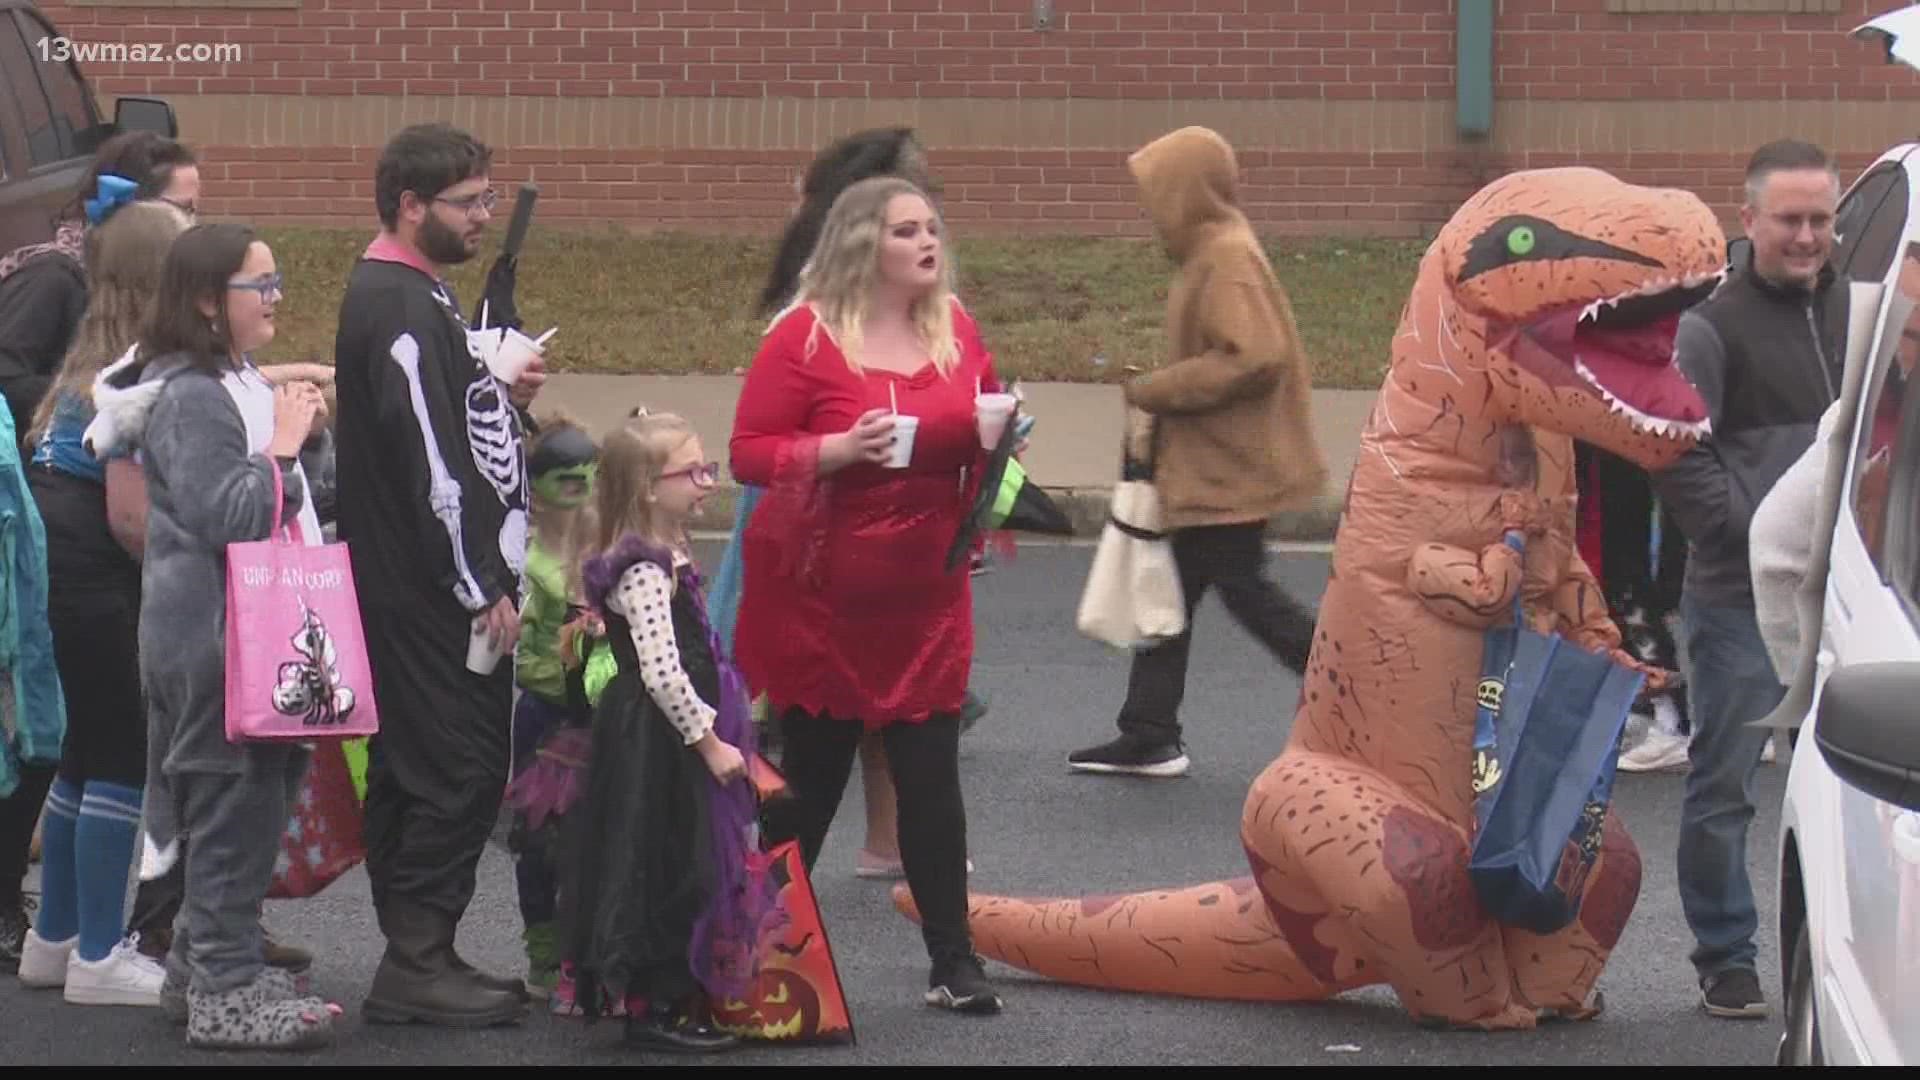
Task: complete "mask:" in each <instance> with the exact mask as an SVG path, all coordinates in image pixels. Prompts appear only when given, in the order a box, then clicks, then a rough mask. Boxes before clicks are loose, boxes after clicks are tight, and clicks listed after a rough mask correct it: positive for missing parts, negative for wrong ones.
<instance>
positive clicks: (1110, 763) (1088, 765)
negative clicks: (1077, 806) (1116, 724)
mask: <svg viewBox="0 0 1920 1080" xmlns="http://www.w3.org/2000/svg"><path fill="white" fill-rule="evenodd" d="M1067 765H1068V766H1069V767H1070V768H1072V769H1073V770H1074V771H1076V772H1089V773H1110V774H1125V775H1128V776H1185V775H1187V755H1186V752H1185V751H1184V750H1182V749H1181V747H1180V744H1179V743H1177V742H1170V743H1150V742H1145V741H1142V740H1140V739H1137V738H1135V737H1134V736H1132V735H1122V736H1120V737H1119V738H1117V739H1115V740H1113V741H1112V742H1110V743H1103V744H1101V745H1099V746H1090V747H1088V748H1086V749H1085V750H1075V751H1074V752H1073V753H1071V754H1068V755H1067Z"/></svg>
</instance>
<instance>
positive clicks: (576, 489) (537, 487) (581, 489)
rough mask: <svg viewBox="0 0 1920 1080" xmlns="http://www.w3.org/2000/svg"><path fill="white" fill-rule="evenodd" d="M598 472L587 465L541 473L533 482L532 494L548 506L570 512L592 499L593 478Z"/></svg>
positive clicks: (592, 465)
mask: <svg viewBox="0 0 1920 1080" xmlns="http://www.w3.org/2000/svg"><path fill="white" fill-rule="evenodd" d="M599 470H600V467H599V466H598V465H594V464H591V463H589V464H586V465H575V466H573V467H572V468H566V469H555V470H553V471H552V472H547V473H542V474H540V475H539V476H537V477H535V478H534V480H533V493H534V494H535V495H538V496H540V498H541V500H542V501H544V502H546V503H547V504H548V505H550V506H558V507H561V508H562V509H566V510H571V509H573V508H574V507H576V506H581V505H584V504H585V503H586V501H587V500H588V499H591V498H593V478H594V474H595V473H597V472H599Z"/></svg>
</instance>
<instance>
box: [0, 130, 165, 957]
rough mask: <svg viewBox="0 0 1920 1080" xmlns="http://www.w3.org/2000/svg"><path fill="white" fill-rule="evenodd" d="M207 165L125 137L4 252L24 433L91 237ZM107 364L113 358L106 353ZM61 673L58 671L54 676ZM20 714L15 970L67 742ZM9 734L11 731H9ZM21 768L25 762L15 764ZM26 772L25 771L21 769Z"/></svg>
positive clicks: (5, 948) (3, 816)
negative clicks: (45, 810)
mask: <svg viewBox="0 0 1920 1080" xmlns="http://www.w3.org/2000/svg"><path fill="white" fill-rule="evenodd" d="M199 192H200V170H199V168H198V166H197V165H195V163H194V157H193V154H192V152H191V151H189V150H188V149H187V148H186V147H184V146H182V145H180V144H179V143H177V142H174V141H173V140H172V139H168V138H164V137H162V136H159V135H155V134H152V133H150V132H140V133H135V134H128V135H121V136H118V137H116V138H114V139H111V140H109V141H108V142H107V143H106V144H104V145H103V146H102V147H101V148H100V152H99V153H98V155H96V157H95V159H94V163H93V165H92V166H91V167H89V168H88V170H87V174H86V176H85V177H84V178H83V179H82V181H81V183H80V187H79V188H78V189H77V190H76V191H75V193H74V196H73V199H72V200H71V202H69V203H68V205H67V206H66V207H65V208H64V209H63V211H62V212H61V214H60V216H59V218H58V220H57V221H56V222H55V223H54V225H55V231H54V236H53V239H51V240H49V241H47V242H45V243H41V244H31V245H28V246H26V247H22V248H18V249H16V250H14V251H12V252H10V253H8V254H7V255H6V256H5V257H4V258H0V394H4V395H5V397H6V399H7V402H6V404H7V408H8V409H10V410H11V413H12V419H13V423H12V425H11V428H12V431H13V432H14V437H15V438H23V437H25V436H26V434H27V432H28V430H29V428H31V427H33V426H34V418H35V415H36V414H37V413H39V412H40V406H41V402H42V400H43V399H44V398H45V397H46V396H47V390H48V387H50V386H51V385H52V384H53V380H54V373H55V371H56V370H57V369H58V368H59V367H60V365H61V362H62V360H63V359H64V358H65V356H66V355H67V350H68V347H69V346H70V345H71V344H72V343H73V339H74V333H75V331H76V330H77V329H78V327H79V325H80V318H81V315H82V314H83V313H84V312H85V311H86V309H87V272H86V271H87V267H86V262H87V255H88V252H87V246H88V241H87V236H88V233H89V231H90V230H92V229H94V228H97V227H98V226H99V225H100V224H101V223H102V222H105V221H106V220H107V219H108V218H110V217H111V216H112V215H113V214H114V212H115V211H116V210H118V209H120V208H121V207H123V206H125V205H127V204H129V203H133V202H138V201H140V200H143V199H157V198H167V199H178V200H181V201H184V202H189V203H191V202H192V201H193V200H195V199H197V198H198V197H199ZM97 359H98V360H99V361H102V362H104V361H107V360H112V359H114V357H100V358H97ZM21 631H22V633H25V634H33V635H36V636H45V635H46V634H47V632H48V631H47V624H46V621H45V619H44V618H39V617H37V616H36V617H32V618H26V619H24V620H23V621H22V623H21ZM46 675H47V677H48V678H53V677H54V675H53V673H52V671H48V672H47V673H46ZM22 705H23V707H22V711H21V713H20V716H19V721H20V723H22V724H30V725H38V726H39V727H41V728H43V729H44V730H43V731H42V732H41V734H43V735H44V736H45V737H44V738H39V739H35V740H33V745H34V746H37V747H40V748H43V749H44V751H47V753H42V752H41V751H39V750H35V749H32V748H31V747H28V748H27V749H26V752H24V753H15V752H14V751H12V750H9V748H8V747H6V746H0V792H6V793H8V794H6V796H5V797H4V798H0V968H8V969H11V968H14V967H15V966H17V965H18V964H19V962H20V950H21V947H22V945H23V943H24V942H25V940H26V934H27V928H28V925H29V922H28V919H27V913H26V908H25V906H24V904H23V897H22V896H21V891H20V883H21V880H22V879H23V878H24V877H25V876H26V872H27V851H28V848H29V846H30V845H31V843H32V840H33V830H34V823H35V822H36V821H37V820H38V819H39V817H40V813H41V808H42V806H43V805H44V803H45V800H46V797H47V790H48V788H49V787H50V786H51V785H52V784H53V778H54V771H55V767H56V765H57V762H58V757H57V754H58V749H57V748H58V747H59V746H60V742H61V731H60V730H59V726H60V725H61V724H62V719H61V717H60V716H59V715H55V714H56V713H57V710H49V709H44V708H40V707H38V702H37V701H27V702H23V703H22ZM0 740H4V736H0ZM16 765H17V766H18V768H17V769H16V768H15V766H16ZM16 774H17V775H16Z"/></svg>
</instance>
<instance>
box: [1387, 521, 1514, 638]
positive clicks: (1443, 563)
mask: <svg viewBox="0 0 1920 1080" xmlns="http://www.w3.org/2000/svg"><path fill="white" fill-rule="evenodd" d="M1523 566H1524V560H1523V558H1522V556H1521V554H1520V552H1519V550H1517V549H1516V548H1515V547H1514V546H1513V544H1511V543H1509V542H1507V541H1506V540H1505V539H1502V540H1501V541H1499V542H1498V543H1493V544H1488V545H1487V546H1486V547H1484V548H1481V549H1480V550H1479V551H1478V552H1474V551H1470V550H1468V549H1466V548H1463V547H1455V546H1453V545H1452V544H1422V545H1420V546H1419V547H1418V548H1416V549H1414V552H1413V558H1412V559H1411V560H1410V561H1409V562H1408V563H1407V588H1409V589H1411V590H1412V591H1413V595H1415V596H1417V597H1419V598H1420V602H1421V603H1422V604H1425V605H1426V607H1427V610H1429V611H1431V612H1433V613H1434V614H1435V615H1438V616H1440V617H1441V618H1443V619H1445V620H1447V621H1448V622H1451V623H1455V624H1457V625H1460V626H1465V627H1468V628H1470V629H1474V630H1484V629H1486V628H1487V627H1489V626H1493V625H1496V624H1498V623H1500V622H1502V621H1503V620H1505V619H1506V618H1507V616H1508V614H1509V613H1510V612H1511V611H1512V610H1513V601H1514V596H1515V594H1516V593H1518V592H1519V590H1520V583H1521V579H1522V576H1523V574H1522V570H1523Z"/></svg>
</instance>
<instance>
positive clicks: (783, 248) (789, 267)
mask: <svg viewBox="0 0 1920 1080" xmlns="http://www.w3.org/2000/svg"><path fill="white" fill-rule="evenodd" d="M876 176H899V177H902V178H904V179H907V180H910V181H912V182H913V183H914V184H916V185H918V186H919V187H920V189H921V190H923V191H925V192H927V194H928V195H930V196H931V195H933V194H935V192H934V190H933V180H932V177H931V176H929V175H928V173H927V164H926V153H925V151H924V150H923V149H922V148H921V146H920V143H919V142H918V141H917V140H916V139H915V138H914V136H913V129H912V128H907V127H896V128H872V129H869V130H867V131H860V132H856V133H854V134H852V135H848V136H846V137H845V138H843V139H841V140H839V141H838V142H836V143H834V144H833V145H832V146H829V147H827V148H826V149H825V150H822V151H821V152H820V153H819V154H818V155H817V156H816V157H815V158H814V159H813V164H811V165H809V166H808V167H807V175H806V178H805V179H804V180H803V181H802V182H801V185H800V197H801V200H802V201H801V205H800V209H799V210H798V211H796V212H795V213H794V215H793V220H792V221H790V222H788V223H787V231H786V233H785V234H784V235H782V236H781V237H780V250H779V253H778V254H777V255H775V256H774V260H773V270H772V272H771V273H769V274H768V275H767V284H766V287H765V288H764V289H762V290H761V292H760V314H762V315H771V314H773V313H774V312H776V311H778V310H780V309H781V308H782V307H784V306H785V305H786V304H787V303H788V302H789V301H791V300H792V299H793V294H794V290H795V289H796V288H797V287H798V285H799V282H800V271H801V270H802V269H804V268H805V267H806V265H807V259H808V258H810V257H811V256H812V255H813V247H814V244H816V243H817V242H819V239H820V230H821V228H822V227H823V226H825V224H826V221H827V212H828V211H829V210H832V209H833V201H834V200H835V199H837V198H839V197H840V193H841V192H843V191H845V190H847V189H848V188H849V187H852V186H853V185H854V184H857V183H859V182H860V181H862V180H867V179H871V178H873V177H876Z"/></svg>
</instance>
